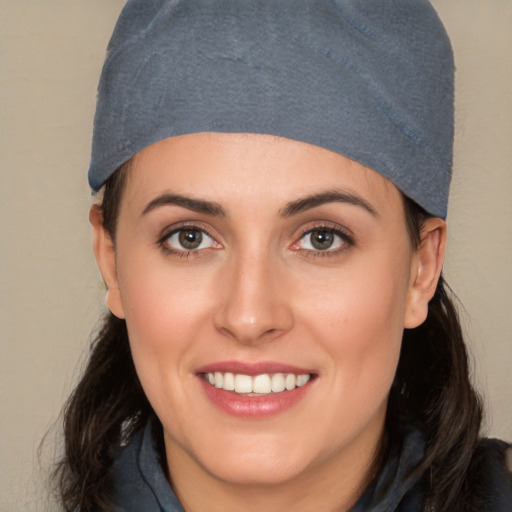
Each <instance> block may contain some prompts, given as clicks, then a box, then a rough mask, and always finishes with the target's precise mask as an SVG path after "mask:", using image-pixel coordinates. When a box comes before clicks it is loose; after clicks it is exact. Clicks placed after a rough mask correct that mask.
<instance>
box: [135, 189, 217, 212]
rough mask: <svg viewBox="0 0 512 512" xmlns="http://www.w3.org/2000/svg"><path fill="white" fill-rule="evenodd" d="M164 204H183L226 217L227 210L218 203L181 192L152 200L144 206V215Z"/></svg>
mask: <svg viewBox="0 0 512 512" xmlns="http://www.w3.org/2000/svg"><path fill="white" fill-rule="evenodd" d="M162 206H181V207H182V208H187V209H188V210H192V211H194V212H197V213H206V214H208V215H214V216H216V217H225V216H226V212H225V211H224V209H223V208H222V206H220V205H219V204H218V203H215V202H213V201H205V200H203V199H194V198H192V197H187V196H182V195H180V194H162V195H161V196H158V197H156V198H155V199H153V200H152V201H150V202H149V203H148V204H147V205H146V207H145V208H144V210H143V212H142V215H147V214H148V213H149V212H151V211H153V210H155V209H156V208H160V207H162Z"/></svg>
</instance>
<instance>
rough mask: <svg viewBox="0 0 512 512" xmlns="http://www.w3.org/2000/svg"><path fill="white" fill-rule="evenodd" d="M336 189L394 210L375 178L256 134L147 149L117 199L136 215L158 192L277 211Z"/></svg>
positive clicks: (195, 138)
mask: <svg viewBox="0 0 512 512" xmlns="http://www.w3.org/2000/svg"><path fill="white" fill-rule="evenodd" d="M330 189H336V190H338V189H340V190H343V191H347V192H349V193H353V194H356V195H358V196H360V197H362V198H363V199H366V200H368V201H370V202H371V203H372V204H375V206H376V208H377V209H381V208H383V207H385V206H386V205H391V206H393V205H395V206H396V205H398V204H399V203H401V196H400V192H399V191H398V189H397V188H396V186H395V185H394V184H392V183H391V182H390V181H389V180H387V179H386V178H384V177H383V176H381V175H380V174H378V173H376V172H375V171H373V170H371V169H369V168H367V167H365V166H363V165H361V164H359V163H358V162H355V161H353V160H350V159H349V158H347V157H345V156H343V155H340V154H338V153H335V152H333V151H330V150H327V149H323V148H320V147H318V146H313V145H310V144H306V143H303V142H298V141H294V140H290V139H286V138H283V137H277V136H272V135H262V134H238V133H237V134H234V133H229V134H225V133H198V134H190V135H183V136H179V137H172V138H168V139H164V140H162V141H159V142H157V143H155V144H153V145H151V146H148V147H147V148H145V149H144V150H142V151H141V152H139V153H138V154H137V155H135V157H134V158H133V159H132V161H131V165H130V166H129V171H128V175H127V183H126V188H125V194H124V199H125V200H126V201H127V202H128V203H129V204H131V205H133V206H137V205H138V207H140V206H141V205H143V204H145V203H146V202H147V201H150V200H152V199H153V198H154V197H155V196H156V195H158V194H162V193H165V192H172V193H180V194H186V195H190V196H192V197H201V198H204V199H210V200H215V201H217V202H222V203H227V204H228V206H229V204H233V205H235V204H236V203H240V205H241V206H243V204H244V202H247V201H250V200H254V201H256V202H257V201H261V202H263V201H265V200H269V199H270V200H271V201H272V204H275V205H276V206H277V205H279V207H280V206H281V205H282V203H285V202H287V201H289V200H290V199H294V198H296V197H300V196H304V195H307V194H311V193H318V192H323V191H326V190H330Z"/></svg>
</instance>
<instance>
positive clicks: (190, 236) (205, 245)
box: [160, 226, 221, 252]
mask: <svg viewBox="0 0 512 512" xmlns="http://www.w3.org/2000/svg"><path fill="white" fill-rule="evenodd" d="M160 243H161V244H162V245H164V246H166V247H167V248H168V249H170V250H172V251H175V252H192V251H199V250H201V249H209V248H212V247H213V248H220V247H221V246H220V245H219V244H218V243H217V242H216V241H215V240H214V239H213V238H212V237H211V236H210V235H208V233H206V232H205V231H204V230H202V229H199V228H197V227H194V226H185V227H182V228H179V229H177V230H175V231H173V232H172V233H170V234H169V235H167V236H166V237H164V238H163V239H162V240H161V242H160Z"/></svg>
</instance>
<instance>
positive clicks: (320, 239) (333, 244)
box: [299, 227, 352, 252]
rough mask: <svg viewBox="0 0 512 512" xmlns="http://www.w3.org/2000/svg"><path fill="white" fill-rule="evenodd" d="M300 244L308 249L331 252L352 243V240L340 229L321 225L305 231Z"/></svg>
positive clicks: (302, 247)
mask: <svg viewBox="0 0 512 512" xmlns="http://www.w3.org/2000/svg"><path fill="white" fill-rule="evenodd" d="M299 244H300V248H301V249H303V250H306V251H317V252H318V251H320V252H331V251H335V250H336V249H340V248H342V247H343V246H344V245H352V240H351V239H350V237H349V236H347V235H345V233H343V232H341V231H339V230H336V229H331V228H327V227H326V228H322V227H320V228H315V229H312V230H310V231H308V232H307V233H304V235H302V237H301V239H300V242H299Z"/></svg>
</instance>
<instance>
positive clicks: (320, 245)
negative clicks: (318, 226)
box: [311, 230, 334, 250]
mask: <svg viewBox="0 0 512 512" xmlns="http://www.w3.org/2000/svg"><path fill="white" fill-rule="evenodd" d="M311 235H312V236H311V244H312V245H313V247H314V248H315V249H319V250H325V249H329V247H331V245H332V244H333V241H334V237H333V234H332V233H331V232H330V231H325V230H320V231H319V230H317V231H313V232H312V233H311Z"/></svg>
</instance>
